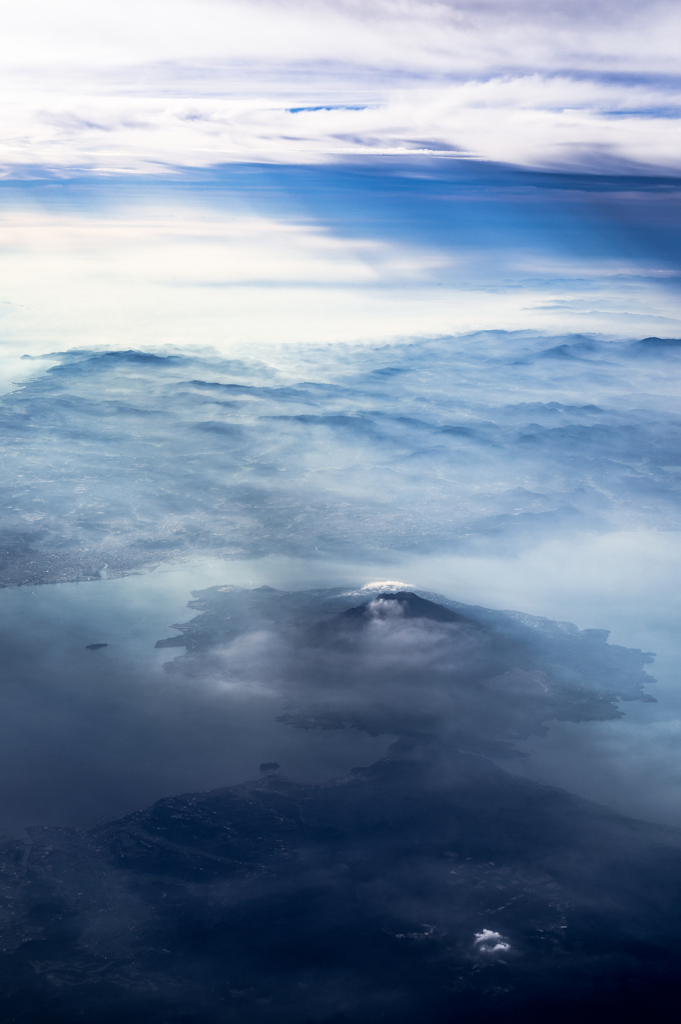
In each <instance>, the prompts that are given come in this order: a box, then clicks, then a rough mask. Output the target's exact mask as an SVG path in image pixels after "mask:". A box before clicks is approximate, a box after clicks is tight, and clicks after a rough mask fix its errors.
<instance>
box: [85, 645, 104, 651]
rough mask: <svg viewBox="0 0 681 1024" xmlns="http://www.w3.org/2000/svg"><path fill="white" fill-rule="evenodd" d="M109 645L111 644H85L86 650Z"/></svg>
mask: <svg viewBox="0 0 681 1024" xmlns="http://www.w3.org/2000/svg"><path fill="white" fill-rule="evenodd" d="M108 646H109V645H108V644H86V645H85V650H86V651H98V650H99V649H100V647H108Z"/></svg>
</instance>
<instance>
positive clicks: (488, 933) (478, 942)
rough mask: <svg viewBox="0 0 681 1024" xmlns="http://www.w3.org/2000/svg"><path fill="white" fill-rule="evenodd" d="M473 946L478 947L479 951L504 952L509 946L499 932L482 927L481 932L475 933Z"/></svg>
mask: <svg viewBox="0 0 681 1024" xmlns="http://www.w3.org/2000/svg"><path fill="white" fill-rule="evenodd" d="M473 945H474V946H477V947H478V951H479V952H480V953H488V954H489V953H506V952H508V950H509V949H510V948H511V944H510V942H507V941H506V939H505V938H504V936H503V935H501V934H500V932H493V931H492V930H491V929H490V928H483V930H482V931H481V932H476V933H475V940H474V942H473Z"/></svg>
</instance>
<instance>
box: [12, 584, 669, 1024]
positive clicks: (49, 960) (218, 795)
mask: <svg viewBox="0 0 681 1024" xmlns="http://www.w3.org/2000/svg"><path fill="white" fill-rule="evenodd" d="M191 606H192V607H193V608H195V609H196V610H197V611H198V612H199V614H198V615H197V616H196V617H195V618H194V619H192V620H191V622H189V623H185V624H183V625H177V626H176V627H174V628H177V629H180V630H181V631H182V633H183V635H184V636H185V637H186V638H187V639H188V640H189V641H190V643H188V645H187V653H185V654H183V655H181V656H178V657H176V658H175V659H174V660H173V661H172V662H170V663H169V664H168V666H167V669H168V671H169V672H170V673H173V674H176V675H177V676H178V677H179V678H181V677H182V676H183V675H185V676H186V677H187V680H188V681H190V680H191V678H192V677H195V676H200V677H204V676H206V674H208V677H210V674H211V673H212V674H213V675H214V677H215V678H216V679H218V680H220V681H221V683H224V682H227V683H230V684H232V685H235V686H236V685H243V686H245V687H246V688H247V687H248V685H249V684H250V681H251V680H255V681H256V682H257V683H258V685H260V683H261V682H262V681H263V680H265V681H267V683H268V685H270V686H271V687H274V688H278V690H279V691H280V693H281V697H282V701H283V704H284V707H286V708H287V709H288V710H286V711H285V712H284V714H283V715H282V716H281V717H280V721H281V722H282V728H284V727H285V726H286V725H289V726H292V727H294V728H305V729H321V730H325V729H337V728H354V729H359V730H365V731H368V732H387V733H393V734H396V735H397V736H398V737H399V738H398V739H397V740H396V741H395V742H394V743H393V744H392V745H391V747H390V750H389V753H388V754H387V756H385V757H383V758H382V759H380V760H379V761H377V762H376V763H375V764H373V765H371V766H370V767H368V768H356V769H353V770H352V771H351V772H350V773H349V774H348V775H347V776H344V777H342V778H339V779H334V780H331V781H328V782H326V783H323V784H307V783H301V782H298V781H295V780H293V779H290V778H287V777H286V776H285V774H284V773H282V772H281V771H279V765H278V764H277V763H276V762H272V761H270V762H263V763H262V764H261V766H260V768H261V772H262V773H263V775H262V777H261V778H260V779H259V780H257V781H254V782H246V783H243V784H241V785H237V786H233V787H229V788H224V789H217V790H213V791H211V792H207V793H194V794H185V795H182V796H176V797H171V798H168V799H164V800H160V801H158V802H157V803H155V804H154V805H153V806H151V807H149V808H147V809H145V810H141V811H137V812H135V813H132V814H128V815H126V816H125V817H123V818H119V819H117V820H113V821H105V822H100V823H96V824H93V825H89V826H84V827H80V828H54V827H49V828H48V827H40V828H36V827H33V828H30V829H28V830H27V831H28V833H29V837H30V838H29V841H28V843H24V842H21V841H19V840H9V839H7V840H5V841H4V843H2V845H1V849H0V893H1V894H2V899H3V904H2V915H0V939H1V941H0V950H2V953H1V954H0V961H1V962H2V972H3V978H4V997H3V999H4V1001H3V1016H2V1018H1V1019H2V1022H3V1024H5V1022H7V1024H14V1022H17V1024H76V1022H83V1024H120V1022H121V1021H125V1022H126V1024H270V1022H271V1024H386V1022H387V1024H413V1022H414V1021H419V1022H421V1024H488V1022H489V1021H490V1020H493V1019H495V1018H496V1016H497V1015H501V1016H502V1018H503V1020H504V1021H508V1022H510V1024H535V1022H537V1024H539V1022H542V1024H543V1022H544V1021H546V1020H550V1021H551V1022H557V1024H574V1021H575V1020H579V1021H580V1022H584V1024H591V1022H593V1024H596V1022H598V1024H602V1021H603V1020H609V1019H611V1018H614V1019H617V1020H622V1021H644V1020H645V1021H647V1020H648V1019H651V1016H652V1017H658V1016H660V1017H662V1018H663V1019H666V1015H668V1013H669V1012H670V1009H671V1008H672V1007H674V1006H675V1004H676V999H677V989H678V947H679V942H681V830H677V829H672V828H666V827H662V826H657V825H654V824H649V823H646V822H640V821H635V820H632V819H630V818H626V817H623V816H622V815H619V814H617V813H615V812H613V811H610V810H608V809H607V808H605V807H602V806H600V805H597V804H594V803H592V802H590V801H587V800H583V799H581V798H579V797H576V796H572V795H571V794H569V793H567V792H564V791H561V790H559V789H555V788H551V787H547V786H541V785H538V784H537V783H534V782H531V781H528V780H525V779H522V778H520V777H518V776H514V775H511V774H509V773H507V772H505V771H503V770H502V769H501V768H500V767H498V766H497V765H496V764H495V763H494V762H493V761H492V760H491V759H490V758H489V757H487V756H485V754H486V753H487V752H491V753H492V754H494V755H495V756H498V757H499V756H513V755H514V753H517V748H516V743H517V741H518V740H519V739H522V737H524V736H527V735H530V734H532V733H533V732H537V731H541V730H542V729H543V728H545V722H546V721H548V720H550V719H551V718H556V717H565V718H570V719H571V720H575V721H580V720H590V719H591V720H593V719H602V718H608V717H613V716H617V715H618V714H620V712H619V711H618V708H617V704H618V701H619V700H622V699H645V693H644V691H643V686H644V685H645V684H646V683H647V682H650V681H651V680H650V677H649V676H647V675H646V673H645V672H644V670H643V666H644V665H646V664H648V663H649V662H650V661H651V660H652V655H649V654H645V653H643V652H641V651H637V650H630V649H627V648H623V647H617V646H613V645H610V644H608V643H607V635H608V634H607V632H606V631H604V630H579V629H577V627H576V626H573V625H571V624H570V623H556V622H550V621H549V620H546V619H540V618H537V617H533V616H525V615H521V614H520V613H514V612H496V611H491V610H489V609H485V608H478V607H471V606H465V605H461V604H459V603H457V602H454V601H448V600H447V599H444V598H439V597H438V596H437V595H433V594H427V593H420V594H417V593H414V592H411V591H390V590H380V589H377V590H375V591H373V592H372V591H367V590H362V591H352V590H350V591H348V590H343V589H340V588H338V589H335V590H311V591H301V592H294V593H286V592H283V591H278V590H274V589H272V588H270V587H261V588H258V589H257V590H243V589H240V588H236V587H230V586H223V587H212V588H210V589H208V590H205V591H202V592H200V593H196V594H195V595H194V600H193V601H192V602H191ZM249 673H250V674H249Z"/></svg>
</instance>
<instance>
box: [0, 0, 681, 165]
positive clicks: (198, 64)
mask: <svg viewBox="0 0 681 1024" xmlns="http://www.w3.org/2000/svg"><path fill="white" fill-rule="evenodd" d="M680 28H681V12H680V11H679V8H678V5H675V4H672V3H668V2H663V3H658V4H646V5H644V4H641V3H638V2H637V3H629V4H627V5H624V6H621V7H619V8H618V11H617V12H613V10H612V6H611V5H610V4H605V3H603V4H598V3H597V4H594V5H588V6H587V5H584V4H582V3H577V2H572V3H567V4H562V5H558V4H543V5H541V6H540V7H537V6H536V5H534V4H531V3H525V4H514V5H513V8H512V9H510V8H509V6H508V4H505V3H501V2H494V3H487V4H472V3H463V4H458V5H453V4H448V3H426V2H413V3H409V2H402V3H398V2H393V0H390V2H388V0H385V2H373V3H370V4H368V5H367V4H364V5H360V4H358V3H354V2H336V3H333V2H328V0H327V2H304V0H297V2H293V3H291V2H289V3H263V2H261V3H253V2H249V3H238V2H233V0H230V2H218V0H193V2H191V3H189V2H188V0H164V2H163V3H162V4H161V3H159V2H157V0H142V2H141V3H140V2H138V3H135V4H134V5H133V4H132V3H130V2H129V0H124V2H119V3H116V4H113V3H111V2H104V3H102V4H99V5H96V6H95V7H93V6H92V5H90V4H87V5H86V4H84V3H82V2H73V0H72V2H71V3H65V4H60V5H59V6H58V7H55V6H54V5H48V4H41V3H37V2H33V3H31V2H29V3H27V4H24V5H14V8H12V10H11V11H10V12H9V17H8V19H7V21H6V23H5V24H4V25H3V39H2V41H0V56H2V66H3V67H4V68H5V71H4V72H3V79H4V80H3V81H2V82H1V84H2V86H3V90H2V91H3V94H4V96H5V97H6V98H5V101H4V102H3V105H2V111H1V113H2V118H1V122H2V125H3V128H2V132H1V134H0V163H4V164H5V166H6V167H7V168H8V169H9V171H10V172H11V171H12V170H13V169H18V168H22V167H24V168H25V167H27V166H35V165H39V166H46V167H49V168H56V169H59V168H71V169H79V168H80V169H95V170H98V171H100V172H109V173H110V172H115V171H118V172H120V171H152V170H153V171H158V170H159V169H162V168H163V167H166V168H169V167H172V166H174V165H190V166H199V167H201V166H210V165H213V164H218V163H222V162H231V161H244V160H265V161H302V162H318V161H324V160H333V159H339V158H344V157H347V156H348V155H355V156H356V155H366V154H371V155H374V156H375V155H380V154H391V153H398V154H403V153H405V152H424V151H429V150H432V149H435V150H438V149H442V148H443V147H453V149H454V151H458V152H460V153H463V154H467V155H469V156H473V157H476V158H482V159H491V160H502V161H506V162H511V163H518V164H523V165H532V166H542V167H572V166H577V167H580V168H586V169H590V170H602V169H603V168H612V167H617V166H622V165H626V164H631V163H634V164H638V163H640V164H644V165H646V164H647V165H651V166H655V167H658V168H663V169H668V170H678V169H679V167H680V166H681V158H679V156H678V153H679V147H678V128H677V125H678V113H679V111H680V110H681V90H680V89H679V86H678V79H677V78H673V77H669V76H675V75H676V72H677V45H676V40H677V39H678V36H679V29H680ZM3 51H4V52H3ZM613 76H615V77H613ZM665 76H667V77H665ZM301 107H302V108H315V107H317V108H323V109H303V110H301V109H300V108H301ZM355 107H358V108H360V109H350V108H355ZM294 111H295V112H294ZM450 152H451V150H450Z"/></svg>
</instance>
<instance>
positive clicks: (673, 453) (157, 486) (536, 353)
mask: <svg viewBox="0 0 681 1024" xmlns="http://www.w3.org/2000/svg"><path fill="white" fill-rule="evenodd" d="M41 361H42V360H41ZM47 361H48V362H50V363H52V365H49V366H48V367H47V369H46V370H45V371H40V372H37V373H36V374H35V375H34V376H33V377H32V378H31V379H29V380H28V381H27V382H26V383H25V384H24V385H23V386H22V387H21V388H20V389H18V390H16V391H14V392H13V393H11V394H9V395H6V396H5V399H4V403H3V418H4V426H5V437H6V439H7V440H6V442H5V445H4V449H3V483H2V488H3V493H2V505H3V514H2V563H1V565H0V574H1V576H0V578H1V579H2V582H3V583H4V584H5V585H10V586H11V585H16V584H24V585H26V584H34V583H46V582H52V581H54V582H57V581H64V580H78V579H93V578H97V577H98V575H99V572H100V570H101V569H102V567H104V566H106V572H107V574H108V575H109V576H115V575H117V574H120V573H122V572H126V571H129V570H131V569H134V568H137V567H142V566H150V565H153V564H154V563H155V562H158V560H159V559H164V558H168V557H172V556H178V555H183V554H186V553H188V552H190V553H196V552H202V551H205V552H210V553H211V554H215V555H222V556H224V557H228V558H253V557H258V556H262V555H272V554H285V555H293V556H298V557H300V556H305V557H312V558H320V559H322V558H326V559H328V558H334V559H337V560H350V559H353V560H362V559H363V558H364V559H367V558H370V559H371V560H372V561H375V560H376V559H377V558H378V559H380V558H385V559H386V560H389V558H390V553H391V552H393V553H394V552H421V553H429V552H433V551H439V552H452V551H458V552H471V553H475V552H481V551H484V552H486V553H492V552H503V553H510V554H512V553H514V552H517V551H519V550H522V549H523V548H526V547H528V546H536V545H537V544H538V543H539V542H540V541H542V540H547V539H550V538H552V537H556V536H560V537H562V538H565V537H567V536H572V535H578V534H580V533H581V534H585V533H589V534H599V533H606V532H610V531H622V530H630V529H637V530H640V529H649V530H650V529H654V530H662V531H665V530H667V531H669V530H678V529H679V526H680V524H681V518H680V509H679V497H680V495H681V491H680V487H681V465H679V454H678V453H679V437H680V431H681V418H680V417H679V414H678V412H677V410H676V403H675V399H674V397H673V396H674V393H675V390H676V389H677V388H678V379H679V374H680V373H681V341H677V340H675V339H671V340H670V339H666V340H665V339H659V338H645V339H638V340H622V341H614V340H604V339H602V338H599V337H598V336H596V337H594V336H588V335H577V336H574V335H570V336H558V337H555V336H554V337H545V336H542V335H537V334H536V333H533V332H526V333H519V332H516V333H511V334H508V333H505V332H485V333H478V334H475V335H469V336H465V337H463V338H439V339H433V340H430V341H429V340H422V341H413V342H406V343H403V344H392V345H386V346H381V347H380V348H378V349H374V348H371V349H367V348H365V347H363V348H355V349H351V348H348V347H345V348H343V349H341V350H340V351H339V350H338V349H330V348H328V349H320V350H317V351H314V350H313V351H310V350H302V351H300V350H299V351H295V350H294V351H289V352H283V353H280V356H279V359H278V364H277V363H274V364H273V363H271V362H270V363H267V362H255V361H246V360H226V359H224V358H219V357H213V358H206V357H203V358H201V357H200V356H198V355H193V354H181V353H177V354H167V355H156V354H153V353H148V354H145V353H141V352H135V351H109V352H88V351H74V352H67V353H63V354H61V355H58V356H55V357H53V359H50V360H47ZM301 363H302V364H303V365H302V366H301ZM48 488H49V499H48V498H46V496H45V495H46V493H47V489H48Z"/></svg>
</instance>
